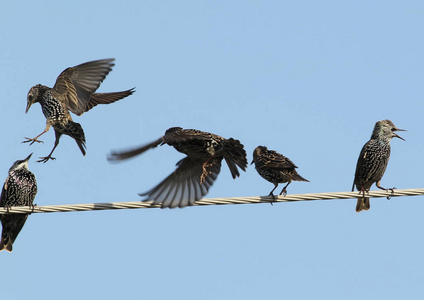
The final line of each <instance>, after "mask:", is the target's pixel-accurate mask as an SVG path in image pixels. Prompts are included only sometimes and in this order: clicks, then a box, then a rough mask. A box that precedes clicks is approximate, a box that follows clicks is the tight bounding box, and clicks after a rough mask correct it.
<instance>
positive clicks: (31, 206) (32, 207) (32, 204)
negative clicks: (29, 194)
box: [28, 203, 37, 213]
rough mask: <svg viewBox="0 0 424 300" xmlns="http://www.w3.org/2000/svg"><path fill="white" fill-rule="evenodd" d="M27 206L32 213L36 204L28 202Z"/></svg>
mask: <svg viewBox="0 0 424 300" xmlns="http://www.w3.org/2000/svg"><path fill="white" fill-rule="evenodd" d="M28 206H29V207H30V208H31V213H33V212H34V209H35V207H36V206H37V204H34V203H30V204H29V205H28Z"/></svg>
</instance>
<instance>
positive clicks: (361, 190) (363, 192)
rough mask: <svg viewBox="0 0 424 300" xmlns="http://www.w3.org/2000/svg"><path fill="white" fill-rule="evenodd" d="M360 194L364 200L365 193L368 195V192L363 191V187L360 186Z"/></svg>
mask: <svg viewBox="0 0 424 300" xmlns="http://www.w3.org/2000/svg"><path fill="white" fill-rule="evenodd" d="M360 193H362V197H364V198H365V193H367V194H368V191H367V190H366V189H364V187H363V186H362V185H361V188H360V189H359V194H360Z"/></svg>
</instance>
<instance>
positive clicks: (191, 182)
mask: <svg viewBox="0 0 424 300" xmlns="http://www.w3.org/2000/svg"><path fill="white" fill-rule="evenodd" d="M164 144H168V145H169V146H173V147H174V148H175V149H176V150H177V151H179V152H182V153H184V154H186V155H187V157H185V158H183V159H182V160H180V161H179V162H178V163H177V169H176V170H175V171H174V172H173V173H172V174H171V175H169V176H168V177H167V178H165V179H164V180H163V181H162V182H161V183H159V184H158V185H157V186H156V187H154V188H152V189H151V190H149V191H148V192H146V193H143V194H140V196H146V197H147V198H146V199H144V200H143V201H148V200H153V201H154V202H153V203H154V204H161V207H162V208H167V207H168V208H175V207H185V206H188V205H193V204H194V203H195V202H196V201H197V200H200V199H201V198H202V197H203V196H205V195H206V194H207V193H208V191H209V188H210V187H211V186H212V184H213V183H214V181H215V179H216V178H217V176H218V174H219V171H220V170H221V162H222V159H225V161H226V162H227V165H228V167H229V169H230V171H231V175H232V176H233V178H234V179H235V178H236V177H238V176H240V173H239V171H238V169H237V166H238V167H239V168H240V169H242V170H243V171H245V170H246V167H247V159H246V151H245V150H244V148H243V145H242V144H241V143H240V141H238V140H235V139H233V138H229V139H225V138H223V137H221V136H219V135H216V134H213V133H208V132H203V131H199V130H195V129H182V128H181V127H173V128H169V129H168V130H167V131H166V132H165V135H164V136H162V137H161V138H160V139H158V140H156V141H154V142H152V143H150V144H147V145H144V146H142V147H139V148H136V149H134V150H130V151H124V152H112V153H111V155H110V156H109V158H108V160H110V161H121V160H125V159H128V158H131V157H134V156H136V155H138V154H141V153H143V152H145V151H146V150H148V149H150V148H154V147H157V146H158V145H164Z"/></svg>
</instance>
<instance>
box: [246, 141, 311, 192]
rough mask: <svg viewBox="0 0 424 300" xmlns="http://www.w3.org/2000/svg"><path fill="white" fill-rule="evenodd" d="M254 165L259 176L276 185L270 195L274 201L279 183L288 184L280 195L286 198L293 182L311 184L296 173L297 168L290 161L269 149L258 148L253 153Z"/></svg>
mask: <svg viewBox="0 0 424 300" xmlns="http://www.w3.org/2000/svg"><path fill="white" fill-rule="evenodd" d="M253 163H255V168H256V171H258V173H259V175H261V176H262V178H264V179H265V180H267V181H269V182H271V183H273V184H274V188H273V189H272V191H271V192H270V193H269V196H272V198H273V199H275V197H274V194H273V192H274V190H275V189H276V188H277V186H278V184H279V183H285V182H287V184H286V185H285V186H284V187H283V189H282V190H281V193H280V195H282V194H283V195H284V196H285V195H287V187H288V186H289V184H290V183H291V182H292V181H306V182H309V180H307V179H305V178H303V177H302V176H300V175H299V174H298V173H297V172H296V168H297V166H296V165H295V164H294V163H293V162H292V161H291V160H290V159H288V158H287V157H285V156H284V155H282V154H280V153H278V152H275V151H274V150H268V148H267V147H264V146H258V147H256V149H255V150H254V151H253V161H252V164H253Z"/></svg>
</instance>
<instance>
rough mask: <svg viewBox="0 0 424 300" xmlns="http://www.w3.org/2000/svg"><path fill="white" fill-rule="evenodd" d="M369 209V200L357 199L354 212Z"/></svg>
mask: <svg viewBox="0 0 424 300" xmlns="http://www.w3.org/2000/svg"><path fill="white" fill-rule="evenodd" d="M370 207H371V205H370V198H358V202H357V203H356V212H361V211H363V210H369V209H370Z"/></svg>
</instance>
